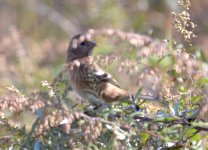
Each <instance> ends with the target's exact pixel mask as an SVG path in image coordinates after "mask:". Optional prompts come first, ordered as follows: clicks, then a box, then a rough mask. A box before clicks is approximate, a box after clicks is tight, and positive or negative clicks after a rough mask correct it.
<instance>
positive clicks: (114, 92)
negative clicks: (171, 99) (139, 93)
mask: <svg viewBox="0 0 208 150" xmlns="http://www.w3.org/2000/svg"><path fill="white" fill-rule="evenodd" d="M95 46H96V43H95V42H94V41H91V40H88V39H87V38H86V37H85V36H84V35H76V36H74V37H73V38H72V40H71V41H70V44H69V47H68V52H67V67H68V71H69V82H70V85H71V87H72V89H73V90H75V91H76V92H77V93H78V94H79V95H80V96H81V97H82V98H84V99H87V100H89V102H90V103H92V104H94V105H96V106H98V105H100V104H102V103H104V102H114V101H121V100H125V99H128V98H129V97H130V93H129V92H128V91H126V90H123V89H121V88H120V87H119V86H118V83H117V82H116V80H114V79H113V78H112V77H111V75H110V74H108V73H106V72H104V71H103V70H102V69H100V68H99V66H98V65H97V64H96V63H95V62H94V61H93V57H92V56H91V54H92V51H93V48H94V47H95ZM141 98H142V97H141Z"/></svg>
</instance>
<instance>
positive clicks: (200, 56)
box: [196, 50, 207, 62]
mask: <svg viewBox="0 0 208 150" xmlns="http://www.w3.org/2000/svg"><path fill="white" fill-rule="evenodd" d="M196 56H197V57H198V58H199V59H200V60H201V61H203V62H207V58H206V55H205V53H204V52H203V51H202V50H200V51H197V52H196Z"/></svg>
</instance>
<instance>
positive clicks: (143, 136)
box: [140, 132, 150, 144]
mask: <svg viewBox="0 0 208 150" xmlns="http://www.w3.org/2000/svg"><path fill="white" fill-rule="evenodd" d="M140 136H141V141H142V144H146V143H147V141H148V140H149V139H150V135H149V134H148V133H146V132H141V134H140Z"/></svg>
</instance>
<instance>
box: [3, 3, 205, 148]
mask: <svg viewBox="0 0 208 150" xmlns="http://www.w3.org/2000/svg"><path fill="white" fill-rule="evenodd" d="M76 2H77V3H76ZM76 2H75V1H72V2H70V3H71V4H72V5H82V7H83V8H84V9H85V10H88V11H89V12H90V11H92V10H90V8H91V7H92V6H91V7H90V6H89V5H98V3H99V4H100V5H98V6H99V8H100V9H101V10H102V11H104V12H102V13H101V14H99V15H101V16H103V14H106V15H107V14H111V11H110V10H111V9H113V12H115V13H116V12H119V13H120V12H123V13H120V14H121V16H120V17H119V16H115V18H110V19H112V20H116V21H117V23H115V24H113V25H114V26H115V28H116V27H118V26H122V25H123V24H120V23H119V21H120V20H123V19H125V17H126V15H125V11H122V10H123V9H124V8H123V7H121V6H120V5H119V7H115V6H116V5H115V3H116V2H115V1H112V2H110V1H109V2H108V3H105V4H103V5H101V3H102V2H97V3H91V2H89V3H87V5H86V6H83V4H84V3H82V2H81V1H76ZM122 2H123V1H122ZM0 3H1V2H0ZM63 3H65V1H63ZM123 3H125V2H123ZM12 4H13V3H12ZM17 4H19V3H17ZM46 4H47V5H46ZM67 4H68V3H66V6H68V5H67ZM179 4H180V5H181V6H183V9H185V10H184V11H183V10H182V13H180V12H174V13H172V14H174V19H175V21H173V27H175V28H176V29H177V30H178V31H179V32H180V33H181V34H182V35H183V36H184V39H185V40H186V41H187V42H189V43H190V42H191V40H192V38H193V37H195V36H194V35H195V34H194V32H193V31H194V30H192V29H193V28H191V29H190V28H189V27H190V25H191V24H194V23H193V22H192V21H191V18H190V15H189V8H190V6H191V5H190V1H189V0H183V1H180V2H179ZM14 5H15V6H19V7H20V6H22V5H21V4H19V5H16V4H14ZM51 5H52V3H50V2H48V1H45V4H44V3H38V6H40V7H35V6H34V7H33V9H34V11H37V10H36V9H38V10H40V13H44V12H45V13H46V15H50V13H49V14H48V12H51V13H52V14H51V15H52V16H53V15H55V16H56V15H58V16H59V15H60V14H59V13H57V12H58V10H59V7H60V6H63V4H62V3H60V1H57V6H56V7H57V8H56V9H57V12H55V11H53V10H51V9H50V8H48V6H51ZM126 5H127V4H126ZM128 5H129V7H131V8H133V2H132V3H129V4H128ZM42 6H43V7H42ZM46 6H47V7H46ZM58 6H59V7H58ZM66 6H65V7H66ZM98 6H97V7H98ZM51 7H53V6H51ZM65 7H63V8H65ZM69 7H70V8H71V9H70V10H73V9H74V8H73V7H72V6H69ZM102 7H103V8H102ZM43 10H46V11H43ZM22 11H23V12H24V11H25V10H22ZM42 11H43V12H42ZM59 11H60V10H59ZM65 11H66V9H63V10H62V13H63V14H64V13H65ZM76 11H77V10H74V12H73V13H75V14H76V13H77V12H76ZM95 11H96V10H95ZM128 11H131V10H130V9H129V10H128ZM132 11H134V10H132ZM183 12H185V20H184V13H183ZM21 15H24V14H21ZM85 15H89V14H85ZM106 15H105V17H104V18H103V20H102V21H101V22H99V23H104V22H105V21H106V20H108V19H109V18H108V17H107V16H106ZM140 17H141V16H140ZM187 17H188V18H187ZM29 18H30V17H28V18H24V19H26V20H27V19H29ZM52 18H53V17H52ZM99 18H100V16H98V15H97V16H94V18H93V19H91V20H87V23H89V24H90V23H92V22H94V21H95V20H97V19H99ZM30 19H32V18H30ZM62 19H63V20H62V21H63V24H64V23H65V24H67V25H70V26H71V25H72V24H71V23H70V22H67V21H64V18H62ZM110 19H109V21H110ZM53 21H54V23H56V24H58V25H59V26H60V27H61V28H64V29H65V30H64V31H65V32H72V31H71V29H68V30H67V28H65V27H66V26H64V25H61V23H60V22H57V20H53ZM99 23H97V24H96V25H97V26H101V25H99ZM135 23H136V25H137V27H138V26H139V25H138V24H142V23H141V22H135ZM96 25H95V26H96ZM187 25H188V26H187ZM19 26H21V27H20V29H21V28H24V27H22V26H28V27H29V26H30V24H25V23H24V22H22V24H20V25H19ZM46 26H47V25H46ZM72 26H73V25H72ZM106 26H107V25H106ZM106 26H105V25H104V28H100V29H89V30H87V31H86V32H84V35H85V36H87V37H89V38H92V39H95V40H96V41H97V42H98V45H99V44H100V46H99V47H98V48H96V49H95V53H94V58H95V61H96V62H97V63H98V64H99V65H100V66H102V67H103V68H105V70H107V71H109V72H111V73H112V75H113V76H116V79H118V81H119V83H121V84H124V86H126V88H128V89H129V91H132V93H136V94H135V103H136V105H137V106H138V108H139V110H135V107H133V106H132V102H131V101H125V102H117V103H113V104H106V105H104V106H101V107H99V108H97V109H95V108H93V107H92V106H90V105H89V104H88V102H87V101H86V100H82V99H80V97H78V96H77V95H75V94H74V92H73V91H72V89H71V88H70V85H69V84H68V79H67V78H68V77H67V76H68V72H67V67H65V65H63V67H60V65H57V64H63V61H62V59H63V56H62V53H65V49H66V48H65V45H67V44H66V42H61V41H57V40H55V39H53V38H50V39H46V40H43V41H42V42H40V46H38V45H36V44H34V43H33V42H34V41H33V40H31V39H29V38H27V37H26V36H24V34H23V33H21V32H20V31H19V30H20V29H18V28H17V27H16V26H12V27H10V29H9V32H8V33H9V34H7V35H2V40H1V41H0V43H1V48H0V52H1V53H0V55H1V56H2V58H3V59H2V60H1V61H2V62H1V64H2V66H6V67H2V68H1V70H0V75H5V76H8V78H4V79H0V81H2V84H3V85H5V84H9V83H13V84H14V85H16V87H15V86H9V87H7V89H6V92H5V89H1V93H3V92H4V95H3V94H2V97H1V99H0V127H1V128H2V132H1V133H0V148H2V149H6V148H10V149H35V150H39V149H119V150H120V149H132V150H133V149H179V148H183V149H206V148H207V145H206V142H207V135H206V133H207V132H208V124H207V117H206V116H207V113H208V104H207V94H208V93H207V92H208V91H207V83H208V78H207V73H208V70H207V58H206V54H205V53H204V52H203V51H201V50H198V49H197V50H196V51H195V52H191V53H190V52H189V51H190V49H191V48H194V47H193V46H192V47H190V45H189V46H187V45H185V46H184V45H183V44H182V43H180V44H179V43H176V42H175V41H174V40H173V39H168V40H165V41H161V40H157V39H154V38H152V37H151V36H148V35H142V34H137V33H135V32H131V33H130V32H125V31H122V30H119V29H111V28H106ZM187 27H188V28H187ZM39 28H41V27H39ZM194 28H195V24H194ZM34 30H36V29H34ZM49 30H53V29H49ZM66 30H67V31H66ZM74 30H76V29H75V28H74ZM31 32H32V33H31V34H35V32H33V31H31ZM54 32H56V31H54ZM35 38H37V37H35ZM62 38H64V37H62ZM26 43H27V44H26ZM31 45H32V46H31ZM13 49H15V50H16V51H14V50H13ZM27 49H29V52H28V50H27ZM53 49H56V50H53ZM6 50H7V51H6ZM10 61H11V62H10ZM54 68H56V69H54ZM53 69H54V70H55V71H54V70H53ZM49 70H50V71H49ZM51 70H53V71H51ZM54 74H58V75H57V76H56V77H55V78H54V77H53V75H54ZM33 76H34V78H32V77H33ZM54 76H55V75H54ZM46 79H47V81H46ZM40 81H41V82H40ZM19 89H21V90H19ZM35 91H36V92H35ZM31 93H32V94H31ZM141 95H148V96H151V97H153V98H155V99H152V101H148V100H145V99H141V97H140V96H141ZM22 118H23V119H22Z"/></svg>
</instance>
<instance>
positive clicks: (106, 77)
mask: <svg viewBox="0 0 208 150" xmlns="http://www.w3.org/2000/svg"><path fill="white" fill-rule="evenodd" d="M93 68H94V70H93V74H94V77H95V78H97V80H99V81H100V82H107V83H110V84H113V85H115V86H117V87H119V85H118V82H117V81H116V80H115V79H113V78H112V76H111V75H110V74H108V73H107V72H105V71H103V70H102V69H100V68H99V67H98V66H97V65H95V64H94V67H93Z"/></svg>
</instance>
